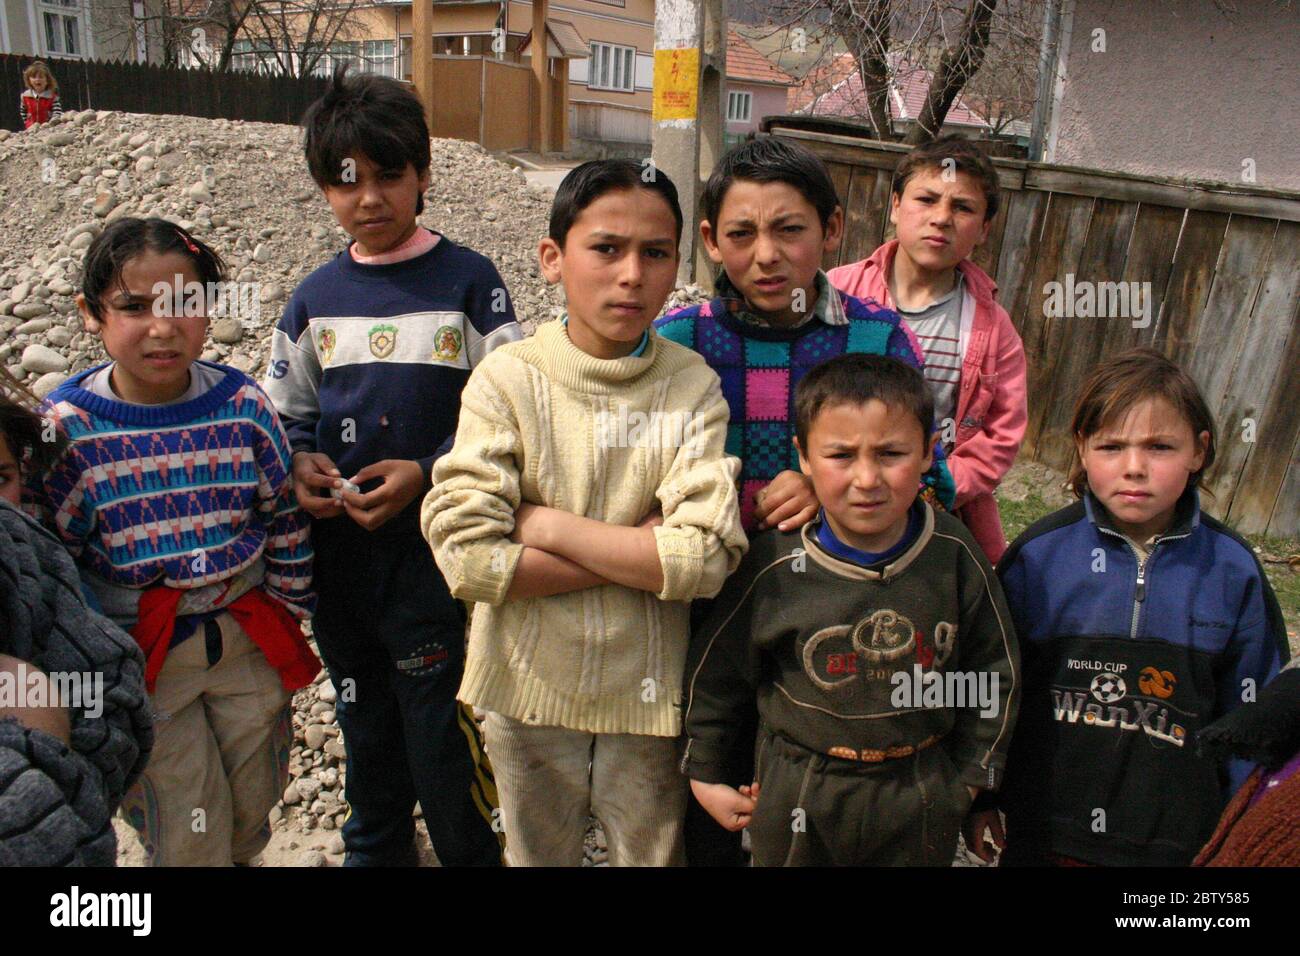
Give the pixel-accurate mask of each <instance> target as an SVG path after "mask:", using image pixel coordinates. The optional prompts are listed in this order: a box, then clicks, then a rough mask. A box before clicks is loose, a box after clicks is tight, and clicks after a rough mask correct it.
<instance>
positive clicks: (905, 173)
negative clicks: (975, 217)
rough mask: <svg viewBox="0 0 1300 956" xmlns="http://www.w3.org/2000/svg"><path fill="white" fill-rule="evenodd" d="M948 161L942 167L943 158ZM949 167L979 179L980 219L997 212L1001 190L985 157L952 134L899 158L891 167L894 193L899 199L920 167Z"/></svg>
mask: <svg viewBox="0 0 1300 956" xmlns="http://www.w3.org/2000/svg"><path fill="white" fill-rule="evenodd" d="M946 159H950V160H952V163H951V164H949V166H948V167H945V166H944V160H946ZM945 168H951V169H953V170H954V171H955V172H961V173H966V174H967V175H970V176H974V177H975V179H976V180H978V181H979V184H980V189H981V191H982V192H983V193H984V221H985V222H988V221H989V220H990V219H992V218H993V217H994V216H996V215H997V214H998V205H999V204H1000V203H1001V201H1002V200H1001V192H1000V188H999V186H998V173H997V170H996V169H994V168H993V164H992V163H991V162H989V158H988V156H986V155H984V153H983V152H982V151H981V150H980V148H979V147H978V146H976V145H975V144H974V143H973V142H972V141H971V140H969V139H966V138H965V137H964V136H959V135H957V134H956V133H949V134H948V135H947V136H940V137H939V138H938V139H933V140H931V141H930V142H928V143H925V144H924V145H921V146H917V147H915V148H914V149H913V150H912V151H911V152H910V153H908V154H907V155H906V156H905V157H903V161H902V162H901V163H899V164H898V167H897V168H896V169H895V170H894V195H895V196H897V197H898V198H899V199H902V198H903V190H904V189H906V188H907V181H908V180H909V179H911V178H912V175H913V174H914V173H917V172H920V171H921V170H923V169H939V170H942V169H945Z"/></svg>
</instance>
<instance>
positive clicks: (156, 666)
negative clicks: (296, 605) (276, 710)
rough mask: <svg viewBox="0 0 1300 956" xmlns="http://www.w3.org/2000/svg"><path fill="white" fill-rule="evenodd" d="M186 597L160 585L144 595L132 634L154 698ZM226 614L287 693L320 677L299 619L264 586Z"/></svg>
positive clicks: (179, 591)
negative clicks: (177, 609)
mask: <svg viewBox="0 0 1300 956" xmlns="http://www.w3.org/2000/svg"><path fill="white" fill-rule="evenodd" d="M181 593H182V592H181V590H180V589H179V588H169V587H167V585H165V584H159V585H157V586H156V587H152V588H149V589H148V590H147V591H145V592H144V593H143V594H141V595H140V608H139V620H138V621H137V622H136V625H135V627H133V628H132V629H131V636H132V637H134V638H135V642H136V643H137V644H139V645H140V650H142V651H144V656H145V668H144V683H145V688H146V689H147V690H148V691H149V693H151V694H152V693H153V689H154V684H155V683H156V682H157V680H158V674H159V673H160V672H161V671H162V667H163V661H164V660H165V659H166V657H167V650H168V648H170V647H171V643H172V634H173V632H175V630H176V608H177V607H178V606H179V605H180V600H181ZM222 610H225V611H229V612H230V615H231V617H233V618H234V619H235V620H236V621H237V622H238V624H239V626H240V627H242V628H243V629H244V633H245V634H247V635H248V636H249V638H250V639H251V640H252V642H253V643H254V644H256V645H257V647H258V649H259V650H261V652H262V654H263V655H264V656H265V657H266V662H267V663H268V664H270V665H271V666H272V667H274V668H275V669H276V670H277V671H278V672H279V674H280V683H281V684H283V685H284V689H285V690H287V691H290V692H292V691H295V690H298V688H300V687H306V686H307V685H308V684H310V683H311V682H312V681H313V680H315V678H316V675H317V674H318V673H320V660H318V659H317V657H316V655H315V654H314V653H313V652H312V649H311V646H310V645H309V644H308V643H307V638H305V637H303V634H302V628H301V627H299V626H298V621H297V619H295V618H294V616H293V615H292V614H290V613H289V611H288V609H287V608H285V606H284V605H283V604H281V603H279V602H278V601H276V600H275V599H274V598H272V597H271V596H270V595H268V594H267V593H266V592H265V591H263V590H262V589H261V588H254V589H253V590H251V591H249V592H248V593H247V594H245V595H244V596H243V597H241V598H240V599H239V600H237V601H235V602H234V603H233V604H229V605H227V606H226V607H225V608H223V609H222Z"/></svg>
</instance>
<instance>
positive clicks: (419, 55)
mask: <svg viewBox="0 0 1300 956" xmlns="http://www.w3.org/2000/svg"><path fill="white" fill-rule="evenodd" d="M399 44H400V41H399ZM411 85H413V86H414V87H415V95H416V96H418V97H419V98H420V102H421V103H423V104H424V121H425V122H426V123H428V124H429V129H433V0H411Z"/></svg>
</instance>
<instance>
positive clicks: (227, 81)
mask: <svg viewBox="0 0 1300 956" xmlns="http://www.w3.org/2000/svg"><path fill="white" fill-rule="evenodd" d="M32 60H33V57H30V56H17V55H13V54H0V113H2V114H3V119H2V120H0V126H2V127H3V128H5V129H10V130H15V131H18V130H21V129H22V128H23V126H22V118H21V116H20V115H19V112H18V97H19V96H20V95H21V94H22V91H23V70H24V69H26V68H27V66H28V65H30V64H31V62H32ZM48 62H49V63H50V68H51V69H52V70H53V71H54V75H55V77H56V78H57V79H58V81H59V97H60V99H61V101H62V103H63V108H64V109H65V110H84V109H96V110H122V111H124V112H127V113H168V114H179V115H183V116H206V117H209V118H214V119H215V118H218V117H220V118H224V119H238V120H251V121H256V122H262V123H289V124H297V123H298V121H299V120H300V119H301V118H302V114H303V112H304V111H305V110H306V109H307V107H308V106H309V105H310V104H311V103H312V101H313V100H316V99H318V98H320V97H321V96H322V95H324V93H325V89H326V87H327V85H328V80H326V79H325V78H323V77H315V76H309V77H303V78H295V77H287V76H273V75H266V74H260V73H242V72H233V73H214V72H213V71H211V70H207V69H192V70H191V69H181V68H179V67H177V68H173V67H162V66H154V65H152V64H147V63H124V62H118V61H114V62H104V61H99V60H72V59H54V60H50V61H48Z"/></svg>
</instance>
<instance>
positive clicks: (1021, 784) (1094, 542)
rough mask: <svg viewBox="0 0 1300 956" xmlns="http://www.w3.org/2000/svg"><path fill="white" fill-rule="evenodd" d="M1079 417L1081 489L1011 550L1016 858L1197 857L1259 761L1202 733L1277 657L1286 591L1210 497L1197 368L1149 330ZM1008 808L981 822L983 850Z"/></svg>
mask: <svg viewBox="0 0 1300 956" xmlns="http://www.w3.org/2000/svg"><path fill="white" fill-rule="evenodd" d="M1071 431H1072V432H1073V434H1074V438H1075V448H1076V461H1075V463H1074V466H1073V468H1072V471H1071V474H1070V483H1071V485H1072V487H1073V488H1074V492H1075V494H1076V495H1077V496H1078V497H1079V499H1080V500H1079V502H1078V503H1076V504H1073V505H1070V506H1069V507H1067V508H1064V509H1062V510H1060V511H1058V512H1056V513H1055V514H1052V515H1048V516H1047V517H1046V518H1043V519H1042V520H1040V521H1038V522H1036V523H1035V524H1033V525H1032V526H1030V527H1029V529H1028V530H1026V531H1025V533H1024V534H1022V535H1021V536H1020V537H1019V538H1017V539H1016V541H1015V543H1014V544H1012V546H1011V547H1010V549H1008V551H1007V553H1006V555H1005V556H1004V557H1003V559H1002V563H1001V564H1000V565H999V567H998V571H999V574H1000V575H1001V578H1002V586H1003V588H1004V589H1005V590H1006V595H1007V603H1008V604H1009V605H1010V607H1011V613H1012V615H1013V616H1014V617H1015V623H1016V632H1017V634H1018V635H1019V636H1020V646H1021V649H1022V652H1023V654H1024V672H1025V681H1024V683H1025V696H1024V704H1023V706H1022V708H1021V717H1020V726H1019V727H1018V728H1017V733H1016V737H1015V740H1014V741H1013V742H1012V747H1011V755H1010V758H1009V760H1008V772H1007V781H1006V785H1005V786H1004V788H1003V792H1002V799H1001V805H1002V807H1003V809H1004V810H1005V811H1006V815H1007V826H1006V851H1005V852H1004V853H1003V855H1002V861H1003V863H1004V864H1007V865H1016V864H1026V863H1029V864H1042V863H1056V864H1058V865H1069V864H1077V863H1083V864H1093V865H1104V866H1133V865H1157V866H1186V865H1187V864H1188V863H1190V862H1191V861H1192V858H1193V857H1194V856H1195V855H1196V853H1197V851H1198V850H1199V849H1200V848H1201V847H1202V846H1203V845H1204V844H1205V842H1206V839H1207V838H1208V837H1209V836H1210V834H1211V833H1212V832H1213V830H1214V827H1215V823H1216V821H1217V820H1218V818H1219V814H1220V812H1221V811H1222V809H1223V807H1224V804H1225V802H1226V800H1227V797H1229V796H1231V794H1232V793H1233V792H1234V791H1235V790H1236V789H1237V788H1238V787H1239V786H1240V785H1241V783H1242V781H1243V780H1244V779H1245V777H1246V775H1247V773H1248V772H1249V770H1250V769H1251V768H1250V765H1249V764H1248V763H1246V762H1245V761H1242V760H1239V759H1234V760H1230V761H1228V763H1227V764H1226V766H1223V765H1220V764H1218V763H1217V762H1215V761H1214V760H1211V759H1209V758H1207V757H1204V756H1201V755H1199V754H1197V753H1196V751H1195V748H1194V747H1193V746H1192V740H1193V738H1194V737H1195V736H1196V734H1197V732H1198V731H1200V730H1201V729H1202V728H1204V727H1206V726H1208V725H1209V724H1211V723H1213V722H1214V721H1215V720H1217V719H1218V718H1219V717H1222V716H1223V715H1225V714H1228V713H1231V712H1233V711H1235V710H1236V709H1237V708H1238V707H1241V706H1243V702H1244V701H1253V700H1254V699H1255V696H1256V695H1257V693H1258V692H1259V691H1260V690H1262V689H1263V688H1264V686H1265V684H1267V683H1268V682H1269V681H1270V680H1271V679H1272V678H1273V676H1274V675H1275V674H1277V672H1278V669H1279V667H1280V666H1281V664H1282V663H1283V662H1284V661H1285V660H1286V659H1287V656H1288V651H1287V645H1286V629H1285V627H1284V625H1283V621H1282V614H1281V610H1280V608H1279V607H1278V603H1277V598H1276V597H1274V595H1273V589H1272V588H1271V587H1270V586H1269V583H1268V578H1267V577H1266V576H1265V575H1264V571H1263V569H1262V568H1261V567H1260V564H1259V560H1258V559H1257V558H1256V557H1255V553H1254V551H1253V550H1252V549H1251V547H1250V545H1249V544H1247V543H1246V542H1245V541H1244V540H1242V539H1241V538H1240V537H1239V536H1238V535H1236V534H1235V533H1233V532H1232V531H1231V530H1230V529H1228V528H1227V527H1225V526H1224V525H1223V524H1221V523H1220V522H1218V521H1216V520H1214V519H1213V518H1211V517H1209V516H1208V515H1206V514H1203V513H1202V512H1201V506H1200V496H1199V494H1198V493H1197V486H1198V484H1199V483H1200V481H1201V478H1202V476H1203V475H1204V474H1205V473H1206V472H1207V471H1208V470H1209V468H1210V467H1211V466H1212V465H1213V464H1214V457H1215V441H1214V422H1213V420H1212V419H1211V417H1210V413H1209V410H1208V409H1207V408H1206V405H1205V400H1204V399H1203V398H1202V397H1201V394H1200V392H1199V390H1198V389H1197V387H1196V384H1195V382H1193V381H1192V379H1191V378H1190V377H1189V376H1188V375H1187V373H1186V372H1184V371H1183V370H1182V369H1180V368H1179V367H1178V366H1177V365H1175V364H1173V363H1172V362H1170V361H1169V360H1168V359H1167V358H1165V357H1164V356H1162V355H1161V354H1160V353H1159V352H1156V351H1154V350H1152V349H1135V350H1133V351H1130V352H1127V353H1125V354H1123V355H1120V356H1117V357H1115V358H1112V359H1110V360H1108V361H1105V362H1103V363H1102V364H1100V365H1099V366H1097V367H1096V368H1095V369H1093V371H1092V373H1091V374H1090V375H1089V376H1088V378H1087V380H1086V381H1085V382H1084V384H1083V387H1082V389H1081V391H1080V394H1079V399H1078V402H1077V403H1076V404H1075V408H1074V419H1073V422H1072V424H1071ZM1244 706H1252V707H1253V706H1258V705H1256V704H1245V705H1244ZM995 819H996V810H990V809H987V808H981V811H980V812H979V813H976V814H973V815H972V817H971V820H970V822H969V825H968V828H967V831H966V836H967V845H968V846H969V847H971V849H972V850H974V851H975V852H976V853H977V854H979V855H981V856H984V857H985V858H987V857H988V856H989V855H990V854H989V853H988V850H987V847H985V846H984V841H983V839H982V837H983V834H984V830H985V828H986V826H992V825H993V823H994V820H995ZM995 837H996V832H995Z"/></svg>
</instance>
